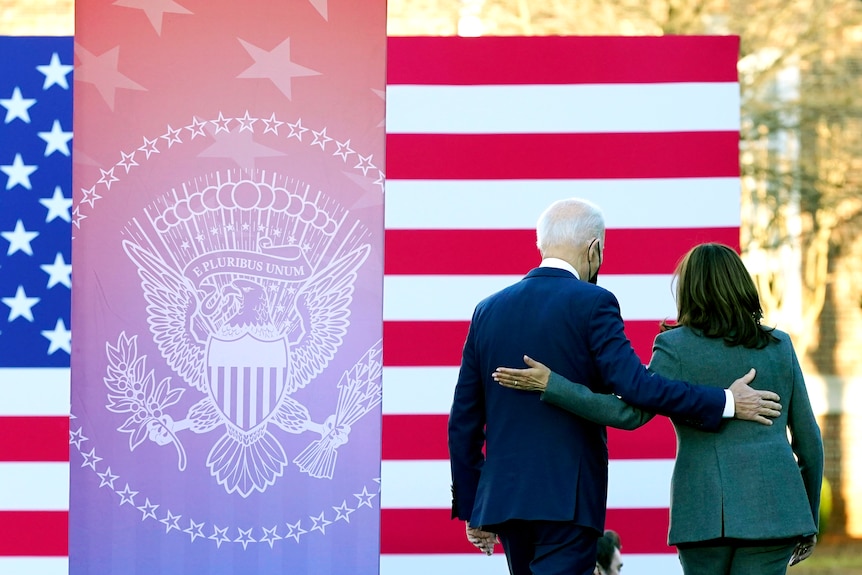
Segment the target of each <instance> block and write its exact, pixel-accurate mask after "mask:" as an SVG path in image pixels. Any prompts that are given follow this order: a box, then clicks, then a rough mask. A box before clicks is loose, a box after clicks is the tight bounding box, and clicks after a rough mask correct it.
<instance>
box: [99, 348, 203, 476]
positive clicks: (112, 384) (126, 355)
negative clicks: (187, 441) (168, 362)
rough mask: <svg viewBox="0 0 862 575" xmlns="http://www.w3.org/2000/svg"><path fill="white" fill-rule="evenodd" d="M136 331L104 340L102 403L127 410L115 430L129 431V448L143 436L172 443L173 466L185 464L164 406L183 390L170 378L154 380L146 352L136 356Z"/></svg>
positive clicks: (182, 449)
mask: <svg viewBox="0 0 862 575" xmlns="http://www.w3.org/2000/svg"><path fill="white" fill-rule="evenodd" d="M137 337H138V336H136V335H134V336H132V337H127V336H126V332H125V331H124V332H122V333H120V336H119V338H118V339H117V345H115V346H114V345H111V344H106V345H105V351H106V353H107V356H108V367H107V373H106V375H105V377H104V382H105V386H106V387H107V388H108V403H107V404H106V405H105V407H107V408H108V410H109V411H112V412H114V413H121V414H122V413H130V414H131V415H129V416H128V418H126V421H125V422H123V425H121V426H120V427H118V428H117V431H120V432H122V433H128V434H129V450H130V451H134V450H135V448H137V447H138V446H140V445H141V443H143V442H144V440H146V439H147V438H149V439H150V440H151V441H153V442H155V443H157V444H158V445H167V444H168V443H173V444H174V447H175V448H176V450H177V458H178V461H177V467H178V468H179V470H180V471H183V470H184V469H185V468H186V460H187V458H186V451H185V449H184V448H183V444H182V442H181V441H180V440H179V438H178V437H177V436H176V434H174V431H173V423H174V420H173V418H172V417H171V416H170V415H168V414H167V412H166V410H167V408H168V407H170V406H171V405H174V404H175V403H177V402H178V401H179V400H180V398H181V397H182V395H183V392H184V391H185V390H184V389H183V388H172V387H171V378H170V377H166V378H164V379H162V380H161V381H159V382H158V383H156V376H155V372H154V371H153V370H150V371H147V367H146V364H147V356H146V355H142V356H140V357H138V346H137Z"/></svg>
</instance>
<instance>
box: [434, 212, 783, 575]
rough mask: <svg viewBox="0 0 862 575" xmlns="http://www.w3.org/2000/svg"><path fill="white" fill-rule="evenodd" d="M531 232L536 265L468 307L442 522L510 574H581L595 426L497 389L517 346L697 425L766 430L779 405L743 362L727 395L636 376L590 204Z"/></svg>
mask: <svg viewBox="0 0 862 575" xmlns="http://www.w3.org/2000/svg"><path fill="white" fill-rule="evenodd" d="M536 231H537V234H536V235H537V245H538V247H539V251H540V252H541V255H542V263H541V265H540V266H539V267H537V268H535V269H533V270H532V271H530V273H528V274H527V275H526V276H525V277H524V278H523V279H522V280H521V281H519V282H517V283H516V284H514V285H512V286H509V287H507V288H505V289H503V290H502V291H500V292H497V293H495V294H493V295H491V296H490V297H488V298H486V299H485V300H483V301H482V302H480V303H479V304H478V305H477V306H476V309H475V311H474V313H473V318H472V321H471V324H470V330H469V333H468V335H467V341H466V343H465V344H464V350H463V356H462V361H461V370H460V372H459V375H458V383H457V385H456V388H455V397H454V401H453V404H452V410H451V412H450V416H449V452H450V459H451V469H452V494H453V502H452V516H453V518H458V519H462V520H465V521H466V522H467V524H466V526H467V537H468V539H469V540H470V541H471V542H472V543H473V544H474V545H476V546H477V547H478V548H479V549H481V550H483V551H485V552H486V553H489V554H490V552H491V550H492V549H493V545H494V542H495V540H496V538H497V537H499V539H500V542H501V543H502V544H503V549H504V550H505V552H506V558H507V561H508V565H509V572H510V573H511V574H512V575H562V574H566V575H590V574H591V573H592V572H593V570H594V568H595V565H596V542H597V539H598V537H599V536H600V535H601V534H602V530H603V529H604V521H605V507H606V500H607V484H608V451H607V432H606V429H605V427H604V426H603V425H598V424H595V423H591V422H589V421H587V420H584V419H581V418H579V417H577V416H575V415H573V414H571V413H569V412H567V411H564V410H562V409H559V408H557V407H554V406H553V405H550V404H548V403H546V402H543V401H542V400H541V399H540V396H539V394H536V393H530V392H528V391H522V390H519V389H509V388H506V387H502V386H500V385H498V384H497V383H495V381H494V380H493V378H492V373H493V372H494V370H495V369H496V368H497V367H499V366H511V365H517V364H518V363H519V362H521V361H522V359H523V358H524V354H526V355H528V356H530V357H533V358H536V359H538V360H539V361H541V362H542V363H545V364H547V365H553V366H554V370H555V371H556V372H557V373H559V374H560V375H563V376H564V377H565V378H566V379H568V380H570V381H576V382H579V383H581V384H583V385H585V386H587V387H588V388H589V389H591V390H593V391H597V392H603V393H615V394H617V395H620V396H622V397H624V398H625V400H626V402H628V403H630V404H632V405H636V406H638V407H642V408H644V409H648V410H650V411H653V412H657V413H660V414H663V415H667V416H674V417H680V418H683V419H685V420H686V421H687V422H688V423H689V424H690V425H693V426H696V427H700V428H702V429H707V430H715V429H717V428H718V426H719V424H720V422H721V420H722V418H723V417H737V418H739V419H748V420H752V421H758V422H760V423H763V424H767V425H768V424H770V423H771V420H770V419H769V418H770V417H776V416H777V415H778V414H779V410H780V409H781V406H780V405H779V404H778V403H776V402H777V401H778V400H779V398H778V396H777V395H776V394H774V393H772V392H766V391H757V390H754V389H752V388H750V387H749V386H748V383H749V382H750V381H751V380H752V379H753V377H754V373H753V370H752V371H749V373H748V374H746V375H745V376H744V377H741V378H740V379H737V380H736V381H735V382H733V384H732V385H731V387H730V389H728V390H721V389H717V388H712V387H700V386H695V385H691V384H689V383H686V382H681V381H673V380H667V379H664V378H662V377H660V376H658V375H656V374H651V373H649V372H648V371H647V370H646V368H645V367H644V366H643V364H642V363H641V361H640V359H639V358H638V356H637V355H636V354H635V352H634V350H633V349H632V346H631V344H630V342H629V340H628V338H626V335H625V333H624V331H623V320H622V317H621V315H620V309H619V304H618V303H617V300H616V298H615V297H614V295H613V294H612V293H610V292H609V291H607V290H605V289H603V288H601V287H599V286H597V285H594V284H595V283H596V278H597V276H598V273H599V268H600V267H601V264H602V248H603V246H604V243H605V224H604V217H603V216H602V212H601V210H600V209H599V208H598V207H597V206H595V205H594V204H592V203H590V202H587V201H585V200H581V199H569V200H561V201H558V202H555V203H554V204H552V205H551V206H550V207H549V208H548V209H547V210H545V212H544V213H543V214H542V215H541V217H540V218H539V221H538V225H537V230H536ZM616 403H618V404H620V405H623V403H622V402H616ZM607 415H608V419H609V422H608V424H611V423H613V425H614V426H615V427H623V428H630V429H631V428H634V427H636V426H637V425H638V423H639V422H638V421H633V420H631V418H633V417H638V416H637V415H632V414H627V413H625V412H624V411H623V410H621V411H620V412H619V413H616V414H615V413H608V414H607ZM615 418H616V419H615ZM627 418H628V419H627Z"/></svg>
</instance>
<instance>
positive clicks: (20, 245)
mask: <svg viewBox="0 0 862 575" xmlns="http://www.w3.org/2000/svg"><path fill="white" fill-rule="evenodd" d="M0 235H2V236H3V237H4V238H6V239H7V240H8V241H9V248H8V249H7V250H6V255H7V256H11V255H12V254H14V253H15V252H18V251H22V252H24V253H25V254H27V255H28V256H32V255H33V248H31V247H30V242H31V241H33V240H34V239H35V238H36V237H38V235H39V232H28V231H27V230H26V229H25V228H24V222H22V221H21V220H18V223H16V224H15V229H14V230H13V231H11V232H2V233H0Z"/></svg>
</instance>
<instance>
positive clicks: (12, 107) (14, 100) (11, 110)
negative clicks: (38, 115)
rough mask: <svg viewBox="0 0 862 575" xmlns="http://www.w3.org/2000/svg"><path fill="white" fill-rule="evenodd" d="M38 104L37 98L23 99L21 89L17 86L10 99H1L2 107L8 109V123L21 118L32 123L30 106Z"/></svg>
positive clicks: (0, 104)
mask: <svg viewBox="0 0 862 575" xmlns="http://www.w3.org/2000/svg"><path fill="white" fill-rule="evenodd" d="M35 103H36V100H35V98H23V97H22V96H21V88H19V87H18V86H15V89H14V90H12V97H11V98H9V99H0V106H3V107H4V108H6V123H7V124H8V123H9V122H11V121H12V120H14V119H16V118H19V119H21V120H22V121H24V122H26V123H28V124H29V123H30V112H29V110H30V106H32V105H33V104H35Z"/></svg>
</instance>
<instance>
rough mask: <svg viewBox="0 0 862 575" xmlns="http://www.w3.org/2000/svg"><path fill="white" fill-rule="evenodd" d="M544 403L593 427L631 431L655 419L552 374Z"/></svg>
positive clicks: (607, 395) (608, 395) (615, 398)
mask: <svg viewBox="0 0 862 575" xmlns="http://www.w3.org/2000/svg"><path fill="white" fill-rule="evenodd" d="M541 399H542V401H546V402H548V403H550V404H552V405H556V406H557V407H561V408H563V409H565V410H566V411H571V412H572V413H574V414H575V415H577V416H580V417H583V418H584V419H588V420H589V421H592V422H593V423H598V424H599V425H608V426H610V427H616V428H618V429H627V430H629V431H631V430H633V429H637V428H638V427H641V426H642V425H645V424H646V423H647V422H648V421H649V420H651V419H652V418H653V417H654V416H655V414H654V413H652V412H650V411H646V410H643V409H640V408H638V407H634V406H632V405H629V404H628V403H626V402H624V401H623V400H622V399H620V398H619V397H617V396H616V395H613V394H610V393H595V392H593V391H590V389H589V388H588V387H586V386H584V385H579V384H576V383H572V382H571V381H569V380H568V379H566V378H565V377H563V376H562V375H559V374H556V373H553V372H552V373H551V377H550V379H549V380H548V387H547V388H546V389H545V391H544V392H542V395H541Z"/></svg>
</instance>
